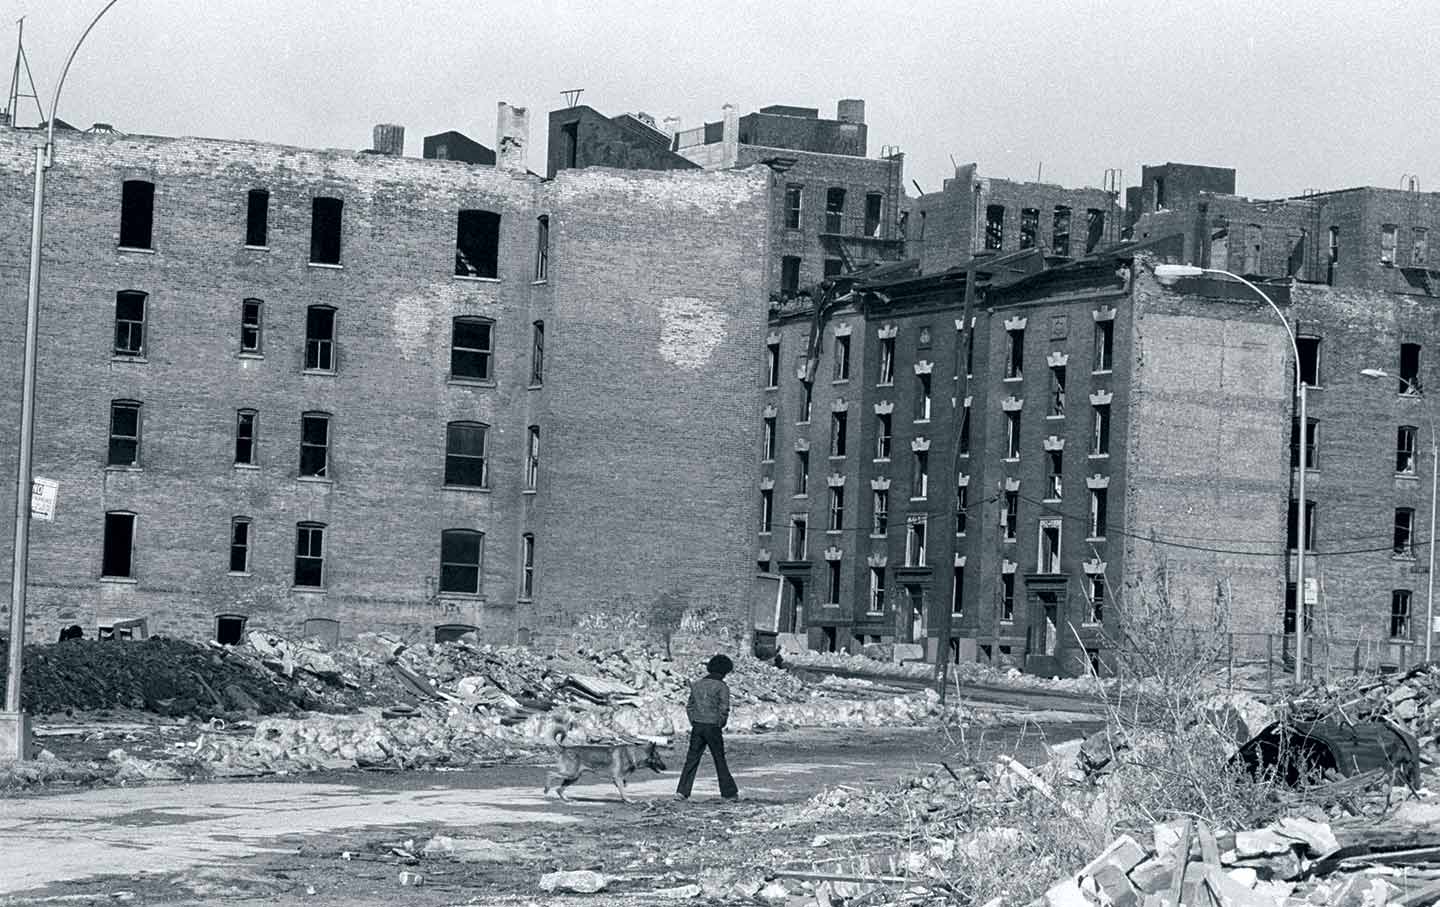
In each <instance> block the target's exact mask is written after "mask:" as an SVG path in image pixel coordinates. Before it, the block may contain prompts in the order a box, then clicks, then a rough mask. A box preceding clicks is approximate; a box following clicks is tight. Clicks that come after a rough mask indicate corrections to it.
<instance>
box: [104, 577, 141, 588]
mask: <svg viewBox="0 0 1440 907" xmlns="http://www.w3.org/2000/svg"><path fill="white" fill-rule="evenodd" d="M100 582H102V583H114V584H115V585H117V586H134V585H137V584H138V583H139V582H140V581H139V580H137V579H136V578H135V577H133V576H102V577H100Z"/></svg>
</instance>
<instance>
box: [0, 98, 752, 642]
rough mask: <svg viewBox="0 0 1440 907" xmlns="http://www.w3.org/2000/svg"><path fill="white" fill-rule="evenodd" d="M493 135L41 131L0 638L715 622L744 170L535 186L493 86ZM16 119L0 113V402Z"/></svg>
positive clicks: (14, 332) (730, 478)
mask: <svg viewBox="0 0 1440 907" xmlns="http://www.w3.org/2000/svg"><path fill="white" fill-rule="evenodd" d="M497 132H498V141H497V143H496V149H497V150H496V152H494V154H495V163H494V164H493V165H482V164H475V163H467V162H465V161H464V160H462V159H460V158H463V157H474V156H475V155H474V154H473V153H472V152H473V151H474V149H470V150H468V151H467V150H465V149H466V148H469V146H463V147H462V146H461V145H457V144H456V143H455V140H454V139H453V136H451V137H448V138H447V136H448V135H449V134H442V136H439V137H432V138H435V139H436V140H437V143H436V144H435V147H427V151H428V152H430V154H431V156H432V157H433V158H434V159H416V158H405V157H403V156H401V149H402V147H403V133H401V132H400V131H399V129H398V127H379V128H377V132H376V146H377V148H376V149H375V150H374V151H372V152H370V153H358V154H357V153H351V152H345V151H314V150H307V149H301V148H293V147H285V146H279V145H270V144H261V143H254V142H236V141H217V140H210V139H197V138H163V137H152V136H122V135H118V134H113V133H112V134H80V133H70V132H65V133H62V134H60V135H58V136H57V160H56V164H55V166H54V168H53V169H52V170H51V172H50V175H49V192H48V198H47V204H46V208H47V233H46V241H45V248H44V283H43V285H42V289H41V318H40V355H39V369H38V384H37V409H36V413H37V417H36V437H35V465H34V470H35V474H36V475H38V476H45V477H49V478H53V479H56V480H58V481H59V486H60V494H59V506H58V512H57V515H56V517H55V519H54V522H52V523H43V522H37V523H35V524H34V526H33V531H32V536H31V538H32V548H31V561H30V581H31V583H32V588H31V590H30V605H31V608H30V611H29V617H30V619H31V621H30V623H31V632H33V633H34V634H35V635H36V636H37V637H38V638H46V637H53V634H54V633H55V630H56V628H57V627H59V626H63V625H68V624H71V623H79V624H81V625H82V626H84V627H85V628H86V629H87V632H93V631H94V628H95V627H96V626H109V625H113V624H114V623H116V622H117V621H119V620H121V619H126V618H137V617H143V618H146V619H147V620H148V625H149V629H150V631H151V632H163V633H169V634H174V635H186V636H193V637H200V638H210V637H211V636H212V634H215V635H218V636H219V637H220V638H222V639H232V638H235V636H236V635H237V634H238V633H239V632H241V629H242V628H243V627H244V626H245V625H246V623H247V622H249V623H250V624H251V625H252V626H254V625H258V626H262V627H266V628H273V629H278V630H281V631H291V632H298V631H307V632H315V633H319V634H324V635H335V634H338V635H341V636H351V635H354V634H355V633H357V632H361V631H365V630H386V631H390V632H396V633H400V634H403V635H405V636H407V637H410V638H423V637H428V636H430V635H431V634H432V632H434V630H435V628H436V627H438V626H441V625H469V626H473V627H478V628H479V629H480V632H481V635H482V638H483V639H486V640H494V641H502V642H503V641H512V640H514V639H516V638H520V639H526V638H531V637H533V638H535V639H538V640H554V639H558V638H560V637H563V636H566V635H567V634H570V633H578V634H583V636H584V638H589V639H594V638H595V637H596V635H603V634H606V633H608V632H612V631H625V632H637V631H639V630H643V629H644V627H643V625H644V623H645V612H646V608H647V607H649V606H650V605H651V603H653V602H654V601H656V599H657V597H658V596H659V595H661V594H662V593H677V592H678V593H680V594H682V595H683V596H684V600H686V601H688V602H689V604H690V605H691V606H692V607H693V609H694V610H696V611H698V612H702V613H703V614H705V615H707V616H709V617H711V618H713V623H712V625H711V627H712V629H713V630H714V631H715V632H716V633H717V634H721V635H731V636H733V637H735V638H738V637H739V634H740V633H741V631H742V630H743V629H744V625H745V624H746V623H748V620H749V611H748V608H749V588H750V585H749V584H750V583H751V582H752V579H751V578H752V576H753V567H754V558H753V551H752V550H751V546H750V544H749V531H750V529H751V528H752V527H753V525H754V519H755V515H754V497H753V495H751V494H749V488H750V486H751V483H752V480H751V478H750V476H751V473H752V470H753V462H754V451H755V449H756V446H757V443H758V431H759V428H758V424H757V423H758V409H759V403H758V396H759V394H758V390H757V388H756V385H755V381H754V371H753V366H752V363H753V361H754V360H753V357H754V351H755V350H757V349H760V348H761V347H762V346H763V338H764V318H765V315H764V313H765V305H766V301H765V299H766V287H767V281H768V277H767V274H766V273H765V268H764V264H763V263H764V262H765V261H766V260H767V254H768V240H769V235H770V234H769V229H768V227H769V211H770V208H769V202H770V195H769V193H770V171H769V170H768V169H766V168H763V167H757V168H748V169H736V170H729V171H726V172H723V173H707V172H703V171H700V170H695V171H694V172H687V173H650V172H633V171H619V170H610V169H591V170H586V171H575V172H567V173H561V174H558V175H557V176H556V178H555V179H553V180H545V179H542V178H541V177H539V176H537V175H535V174H532V173H529V172H528V171H527V170H526V168H525V165H524V148H525V143H526V137H527V129H526V119H525V112H524V110H523V109H521V108H511V107H509V106H508V105H504V104H502V105H501V106H500V117H499V128H498V130H497ZM40 140H41V139H40V137H38V136H37V135H36V134H35V133H34V132H33V131H32V130H25V129H11V128H4V129H0V184H3V185H4V187H5V191H6V197H7V198H9V199H10V200H11V201H12V204H9V205H6V206H4V207H3V210H0V236H3V237H4V238H5V239H6V242H5V245H4V250H5V251H4V253H3V254H4V256H5V258H4V267H3V269H0V288H3V294H4V296H5V298H7V299H8V300H10V301H11V302H12V303H14V304H11V305H7V306H6V307H5V314H4V315H0V386H3V387H5V388H8V389H9V390H8V392H6V393H5V394H4V395H0V416H3V419H4V421H5V423H6V424H9V425H15V424H17V422H18V418H19V393H18V389H19V386H20V380H19V377H20V368H21V358H22V357H21V344H22V336H23V324H22V321H23V316H22V315H21V314H20V313H22V312H23V311H24V307H23V305H20V304H19V301H20V300H23V298H24V296H25V285H26V277H27V267H26V259H27V251H28V242H27V241H26V237H27V236H28V227H29V218H30V204H29V199H30V186H31V185H32V182H33V169H32V167H33V164H32V161H33V159H34V155H33V149H34V147H35V145H36V143H37V142H38V141H40ZM440 143H445V144H447V149H446V150H445V151H444V152H443V153H442V152H441V149H440V148H439V147H438V144H440ZM430 144H432V143H427V146H428V145H430ZM472 144H474V143H472ZM476 147H483V146H478V145H477V146H476ZM457 148H459V149H460V150H459V151H456V149H457ZM487 150H488V149H487ZM452 152H454V153H452ZM441 158H445V159H441ZM15 457H16V449H15V444H14V441H13V436H12V440H11V442H10V443H7V444H5V445H0V474H9V475H13V474H14V471H15V469H16V462H15ZM6 506H10V504H9V501H8V499H7V503H6ZM12 515H13V514H11V513H9V512H6V513H5V514H3V515H0V517H3V518H0V524H3V527H4V528H3V529H0V546H3V547H4V548H6V549H7V550H8V549H9V548H10V537H9V533H10V527H11V526H12V525H13V520H12V519H11V517H12ZM662 540H663V544H661V541H662ZM4 578H5V579H6V580H8V578H9V571H8V569H7V570H6V571H5V572H4ZM6 600H7V601H8V594H7V595H6ZM637 615H638V616H637Z"/></svg>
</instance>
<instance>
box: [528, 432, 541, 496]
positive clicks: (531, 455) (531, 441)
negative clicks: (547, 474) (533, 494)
mask: <svg viewBox="0 0 1440 907" xmlns="http://www.w3.org/2000/svg"><path fill="white" fill-rule="evenodd" d="M539 485H540V426H538V425H532V426H530V427H529V428H528V429H527V430H526V432H525V487H526V488H528V489H530V490H531V491H534V490H535V489H536V488H537V487H539Z"/></svg>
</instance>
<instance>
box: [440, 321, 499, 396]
mask: <svg viewBox="0 0 1440 907" xmlns="http://www.w3.org/2000/svg"><path fill="white" fill-rule="evenodd" d="M493 328H494V322H492V321H490V320H489V319H487V318H456V319H455V320H454V321H452V322H451V325H450V377H451V378H459V379H461V380H464V381H489V380H490V356H491V353H492V349H491V337H492V336H493V334H492V331H493Z"/></svg>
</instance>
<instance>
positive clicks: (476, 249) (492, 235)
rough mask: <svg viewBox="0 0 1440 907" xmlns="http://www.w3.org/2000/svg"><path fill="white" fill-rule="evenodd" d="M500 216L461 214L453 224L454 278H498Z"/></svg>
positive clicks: (473, 213) (485, 213)
mask: <svg viewBox="0 0 1440 907" xmlns="http://www.w3.org/2000/svg"><path fill="white" fill-rule="evenodd" d="M499 267H500V215H498V214H496V213H495V212H494V211H461V212H460V215H459V216H458V217H457V218H456V220H455V275H456V276H457V277H492V278H493V277H498V276H500V271H499Z"/></svg>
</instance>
